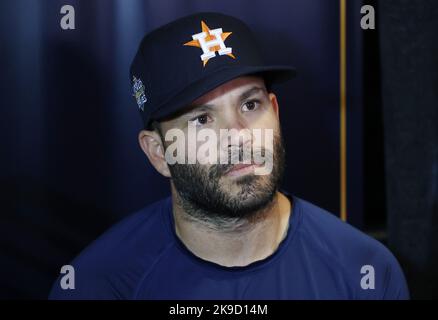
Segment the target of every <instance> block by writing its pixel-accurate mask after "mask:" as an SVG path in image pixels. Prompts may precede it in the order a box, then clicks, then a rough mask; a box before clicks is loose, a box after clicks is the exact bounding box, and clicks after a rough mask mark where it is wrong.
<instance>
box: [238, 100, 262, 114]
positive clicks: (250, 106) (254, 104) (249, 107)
mask: <svg viewBox="0 0 438 320" xmlns="http://www.w3.org/2000/svg"><path fill="white" fill-rule="evenodd" d="M259 104H260V102H259V101H258V100H251V101H247V102H245V103H244V104H243V106H242V111H244V112H247V111H253V110H255V109H257V108H258V107H259Z"/></svg>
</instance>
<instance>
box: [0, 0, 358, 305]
mask: <svg viewBox="0 0 438 320" xmlns="http://www.w3.org/2000/svg"><path fill="white" fill-rule="evenodd" d="M65 4H70V5H73V6H74V8H75V16H76V29H75V30H62V29H61V27H60V24H59V23H60V19H61V17H62V15H61V14H60V8H61V7H62V6H63V5H65ZM348 5H349V6H348V26H349V27H348V39H347V43H348V48H347V49H348V50H347V53H348V56H347V61H348V67H347V72H348V73H347V75H348V78H347V80H348V82H347V90H348V91H347V92H348V95H347V130H348V131H347V137H348V140H347V141H348V147H347V151H348V157H347V168H348V171H347V172H348V175H347V181H348V184H347V191H348V192H347V199H348V202H347V203H348V210H347V212H348V221H349V222H350V223H353V224H355V225H357V226H359V227H360V226H362V198H363V196H362V120H361V119H362V104H361V98H362V89H361V88H362V87H361V85H362V82H361V81H362V80H361V79H362V78H361V76H362V64H361V62H362V61H361V57H362V56H361V45H362V42H361V41H362V37H361V30H360V29H359V20H360V17H359V10H360V9H359V8H360V1H348ZM0 9H1V11H0V12H1V13H0V15H1V20H0V30H1V31H0V32H1V33H0V36H1V39H0V40H1V52H0V54H1V56H0V61H1V63H2V65H1V71H0V72H1V88H0V90H1V119H0V121H1V129H0V130H1V131H0V133H1V141H2V142H1V143H2V146H1V151H0V152H1V172H0V181H1V190H0V191H1V196H2V201H1V205H0V206H1V218H0V219H1V220H0V221H1V224H0V232H1V234H0V246H1V255H0V263H1V276H0V288H1V290H0V297H1V296H3V297H40V298H45V297H46V295H47V292H48V290H49V287H50V285H51V283H52V281H53V280H54V278H55V276H56V274H57V273H58V272H59V268H60V266H61V265H63V264H66V263H68V262H69V261H70V260H71V259H72V258H73V257H74V256H75V255H76V254H77V253H78V252H79V251H80V250H81V249H82V248H83V247H84V246H86V245H87V244H88V243H89V242H90V241H92V239H94V238H95V237H96V236H98V235H99V234H100V233H101V232H103V231H104V230H105V229H106V228H107V227H109V226H110V225H111V224H113V223H114V222H116V221H118V220H120V219H121V218H123V217H124V216H126V215H127V214H129V213H130V212H132V211H134V210H137V209H139V208H141V207H143V206H145V205H146V204H148V203H151V202H153V201H155V200H157V199H160V198H162V197H164V196H166V195H167V194H168V193H169V186H168V182H167V181H166V179H164V178H162V177H161V176H159V175H158V174H157V173H156V172H155V171H154V170H153V169H152V168H151V166H150V165H149V164H148V162H147V159H146V157H145V156H144V155H143V153H142V152H141V150H140V148H139V146H138V144H137V134H138V131H139V130H140V129H141V120H140V117H139V115H138V114H137V107H136V105H135V103H134V101H133V99H132V98H131V88H130V82H129V79H128V68H129V65H130V62H131V59H132V58H133V55H134V53H135V51H136V49H137V46H138V43H139V41H140V40H141V38H142V37H143V35H144V34H145V33H146V32H148V31H150V30H152V29H154V28H156V27H158V26H160V25H162V24H164V23H167V22H169V21H171V20H173V19H175V18H178V17H180V16H184V15H187V14H190V13H193V12H196V11H218V12H222V13H227V14H231V15H234V16H237V17H239V18H241V19H242V20H244V21H246V22H247V23H248V24H249V25H250V26H251V27H252V28H253V29H254V31H255V33H256V34H257V38H258V40H259V41H260V43H261V44H262V47H263V51H264V53H265V55H266V57H267V60H268V61H270V62H272V63H278V64H290V65H294V66H296V67H297V69H298V77H297V78H296V79H295V80H293V81H291V82H289V83H286V84H282V85H281V86H278V87H276V88H274V92H276V93H277V95H278V97H279V102H280V112H281V123H282V127H283V134H284V138H285V141H286V151H287V170H286V175H285V178H284V188H285V189H286V190H288V191H290V192H292V193H294V194H296V195H298V196H300V197H302V198H304V199H307V200H310V201H312V202H314V203H315V204H317V205H319V206H321V207H324V208H326V209H328V210H329V211H331V212H333V213H334V214H339V210H340V200H339V199H340V155H339V154H340V143H339V139H340V135H339V132H340V122H339V118H340V81H339V79H340V72H339V68H340V64H339V56H340V50H341V48H340V42H339V33H340V27H339V25H340V14H339V1H338V0H330V1H327V0H270V1H266V0H264V1H254V0H252V1H249V0H248V1H232V0H221V1H201V0H184V1H181V0H160V1H144V0H123V1H121V0H93V1H73V0H62V1H58V0H50V1H49V0H46V1H33V0H18V1H12V0H10V1H2V2H1V4H0ZM169 58H171V57H167V56H166V57H163V59H169Z"/></svg>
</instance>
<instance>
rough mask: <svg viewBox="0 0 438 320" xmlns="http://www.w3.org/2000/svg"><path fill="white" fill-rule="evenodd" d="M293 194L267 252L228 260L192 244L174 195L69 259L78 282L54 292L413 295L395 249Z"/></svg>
mask: <svg viewBox="0 0 438 320" xmlns="http://www.w3.org/2000/svg"><path fill="white" fill-rule="evenodd" d="M292 198H293V207H292V214H291V217H290V219H289V229H288V232H287V235H286V237H285V238H284V239H283V241H282V242H281V243H280V245H279V247H278V249H277V250H276V251H275V252H274V253H273V254H272V255H270V256H269V257H267V258H265V259H263V260H259V261H256V262H253V263H251V264H249V265H247V266H244V267H225V266H221V265H219V264H215V263H213V262H209V261H206V260H203V259H201V258H199V257H197V256H195V255H194V254H193V253H192V252H191V251H189V250H188V249H187V248H186V247H185V246H184V244H183V243H182V242H181V240H180V239H179V238H178V237H177V235H176V233H175V231H174V224H173V223H174V221H173V215H172V200H171V198H170V197H169V198H166V199H163V200H161V201H159V202H156V203H154V204H152V205H150V206H148V207H146V208H144V209H142V210H141V211H139V212H138V213H135V214H133V215H131V216H129V217H127V218H125V219H124V220H122V221H121V222H120V223H118V224H117V225H115V226H114V227H112V228H111V229H110V230H108V231H107V232H106V233H104V234H103V235H102V236H101V237H100V238H98V239H97V240H96V241H94V242H93V243H92V244H91V245H90V246H89V247H88V248H86V249H85V250H84V251H83V252H82V253H81V254H80V255H79V256H78V257H77V258H76V259H75V260H74V261H73V262H72V263H71V265H72V266H73V267H74V270H75V288H74V289H66V290H64V289H62V288H61V285H60V278H61V276H62V275H61V276H60V278H59V279H58V280H57V281H56V282H55V284H54V286H53V288H52V292H51V294H50V298H51V299H408V298H409V293H408V289H407V286H406V282H405V278H404V276H403V272H402V270H401V269H400V266H399V264H398V263H397V261H396V259H395V258H394V256H393V255H392V254H391V253H390V252H389V250H388V249H386V248H385V247H384V246H383V245H382V244H380V243H379V242H378V241H376V240H374V239H372V238H370V237H368V236H367V235H365V234H363V233H362V232H360V231H358V230H357V229H355V228H353V227H352V226H350V225H348V224H347V223H344V222H342V221H341V220H340V219H338V218H337V217H335V216H334V215H332V214H330V213H329V212H327V211H325V210H323V209H321V208H319V207H317V206H315V205H313V204H311V203H309V202H307V201H304V200H302V199H300V198H297V197H292Z"/></svg>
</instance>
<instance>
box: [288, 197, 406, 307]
mask: <svg viewBox="0 0 438 320" xmlns="http://www.w3.org/2000/svg"><path fill="white" fill-rule="evenodd" d="M294 199H295V205H296V206H297V210H300V211H301V212H300V214H301V226H300V228H299V232H298V233H299V236H300V238H301V239H302V241H304V242H305V243H306V245H307V246H309V248H311V249H312V250H313V251H314V253H315V254H317V255H319V256H320V257H321V259H325V261H328V262H329V263H330V264H332V265H335V266H336V269H337V270H339V271H340V272H342V273H343V276H344V279H345V281H346V282H348V283H349V284H350V287H351V289H352V291H353V292H354V294H355V297H356V298H379V299H380V298H389V299H398V298H408V297H409V294H408V291H407V286H406V281H405V278H404V275H403V272H402V270H401V268H400V265H399V263H398V261H397V260H396V258H395V257H394V255H393V254H392V253H391V252H390V251H389V250H388V249H387V248H386V247H385V246H384V245H383V244H382V243H380V242H379V241H377V240H375V239H373V238H371V237H370V236H368V235H366V234H365V233H363V232H362V231H360V230H358V229H356V228H355V227H353V226H351V225H349V224H348V223H346V222H344V221H342V220H340V219H339V218H338V217H336V216H335V215H333V214H331V213H330V212H328V211H326V210H324V209H322V208H320V207H318V206H316V205H314V204H312V203H310V202H308V201H305V200H302V199H299V198H294ZM373 287H374V289H373Z"/></svg>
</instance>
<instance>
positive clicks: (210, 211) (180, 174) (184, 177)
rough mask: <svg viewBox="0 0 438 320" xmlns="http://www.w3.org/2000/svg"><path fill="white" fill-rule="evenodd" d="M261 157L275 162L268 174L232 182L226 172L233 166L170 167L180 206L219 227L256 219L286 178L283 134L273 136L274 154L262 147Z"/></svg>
mask: <svg viewBox="0 0 438 320" xmlns="http://www.w3.org/2000/svg"><path fill="white" fill-rule="evenodd" d="M240 152H242V151H241V150H240ZM261 154H263V155H264V157H265V159H272V161H273V163H272V171H271V172H270V173H269V174H267V175H255V174H253V173H249V174H246V175H243V176H240V177H237V178H234V179H229V180H228V179H227V177H226V173H227V172H228V171H229V170H230V169H232V167H233V164H215V165H210V166H209V165H201V164H199V163H196V164H178V163H176V164H173V165H169V170H170V173H171V176H172V181H173V184H174V187H175V189H176V192H177V196H178V197H177V203H178V204H179V205H180V206H181V207H182V208H183V209H184V211H185V212H186V213H187V214H188V218H191V219H194V220H198V221H204V222H208V223H209V224H213V225H214V226H216V227H224V226H225V225H227V224H229V223H230V222H231V223H234V222H236V221H238V220H241V219H245V220H254V219H256V218H257V216H258V214H261V212H263V211H264V210H265V209H266V208H268V207H269V206H270V205H271V204H272V201H273V199H274V196H275V194H276V192H277V190H278V188H279V186H280V184H281V180H282V177H283V173H284V166H285V150H284V146H283V139H282V136H281V132H280V131H279V132H277V133H276V134H275V135H274V141H273V151H271V150H266V149H265V148H263V147H262V148H261ZM224 180H225V181H224ZM227 180H228V181H227Z"/></svg>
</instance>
